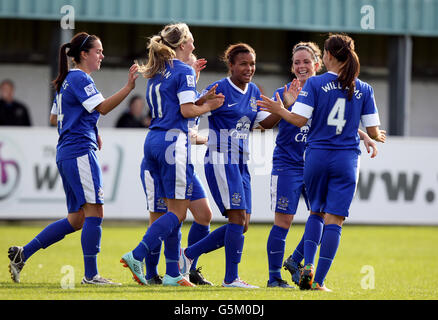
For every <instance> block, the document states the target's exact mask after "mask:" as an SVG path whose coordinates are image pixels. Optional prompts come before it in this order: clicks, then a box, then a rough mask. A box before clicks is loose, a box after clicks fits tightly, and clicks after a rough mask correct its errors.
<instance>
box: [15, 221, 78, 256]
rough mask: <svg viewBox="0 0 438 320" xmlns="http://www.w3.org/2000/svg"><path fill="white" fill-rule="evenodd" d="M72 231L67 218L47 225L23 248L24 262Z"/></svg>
mask: <svg viewBox="0 0 438 320" xmlns="http://www.w3.org/2000/svg"><path fill="white" fill-rule="evenodd" d="M74 231H75V229H73V227H72V226H71V224H70V222H68V219H67V218H65V219H62V220H58V221H56V222H53V223H51V224H49V225H48V226H47V227H45V228H44V229H43V231H41V232H40V233H39V234H38V235H37V236H36V237H35V238H33V240H32V241H30V242H29V243H28V244H27V245H25V246H24V247H23V250H24V258H25V261H26V260H27V259H29V258H30V257H31V256H32V255H33V254H34V253H35V252H37V251H38V250H40V249H46V248H47V247H49V246H51V245H52V244H54V243H56V242H58V241H60V240H62V239H64V237H65V236H66V235H67V234H70V233H73V232H74Z"/></svg>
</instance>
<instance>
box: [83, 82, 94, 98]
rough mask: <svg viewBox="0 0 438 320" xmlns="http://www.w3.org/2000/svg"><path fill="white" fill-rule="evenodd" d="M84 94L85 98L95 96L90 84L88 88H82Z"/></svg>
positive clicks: (92, 86)
mask: <svg viewBox="0 0 438 320" xmlns="http://www.w3.org/2000/svg"><path fill="white" fill-rule="evenodd" d="M84 90H85V93H86V94H87V97H90V96H92V95H93V94H96V89H95V88H94V85H93V84H92V83H91V84H89V85H88V86H86V87H85V88H84Z"/></svg>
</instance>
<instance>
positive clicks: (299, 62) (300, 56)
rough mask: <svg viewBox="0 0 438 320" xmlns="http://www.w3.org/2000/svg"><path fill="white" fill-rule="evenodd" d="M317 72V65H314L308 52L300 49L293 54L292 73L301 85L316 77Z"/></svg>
mask: <svg viewBox="0 0 438 320" xmlns="http://www.w3.org/2000/svg"><path fill="white" fill-rule="evenodd" d="M317 70H318V63H315V61H314V60H313V57H312V54H311V53H310V52H309V51H307V50H305V49H302V50H298V51H297V52H295V54H294V56H293V61H292V72H293V73H294V74H295V76H296V77H297V79H298V80H299V81H300V83H301V85H304V83H305V82H306V81H307V79H309V78H310V77H313V76H314V75H316V71H317Z"/></svg>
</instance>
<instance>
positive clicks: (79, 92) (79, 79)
mask: <svg viewBox="0 0 438 320" xmlns="http://www.w3.org/2000/svg"><path fill="white" fill-rule="evenodd" d="M71 85H72V88H73V91H74V94H75V96H76V98H77V99H78V100H79V102H80V103H81V104H82V106H83V107H84V108H85V109H86V110H87V111H88V112H89V113H92V112H93V111H94V109H95V108H96V107H97V106H98V105H99V104H101V103H102V102H103V101H104V100H105V98H104V97H103V96H102V94H101V93H100V92H99V90H97V88H96V85H95V84H94V81H93V79H91V77H89V76H86V75H84V74H83V73H78V75H77V76H76V77H75V78H74V79H73V81H72V83H71Z"/></svg>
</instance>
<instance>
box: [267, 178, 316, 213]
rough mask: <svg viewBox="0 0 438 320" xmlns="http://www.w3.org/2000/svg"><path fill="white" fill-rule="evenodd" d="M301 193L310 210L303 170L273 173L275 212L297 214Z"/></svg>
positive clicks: (272, 193) (272, 187)
mask: <svg viewBox="0 0 438 320" xmlns="http://www.w3.org/2000/svg"><path fill="white" fill-rule="evenodd" d="M301 195H302V196H303V198H304V201H305V203H306V206H307V209H308V210H309V209H310V207H309V200H308V198H307V192H306V188H305V186H304V177H303V171H302V170H301V171H297V172H293V171H288V172H282V173H280V174H279V173H275V174H271V210H272V211H273V212H278V213H284V214H292V215H294V214H296V212H297V208H298V203H299V201H300V196H301Z"/></svg>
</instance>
